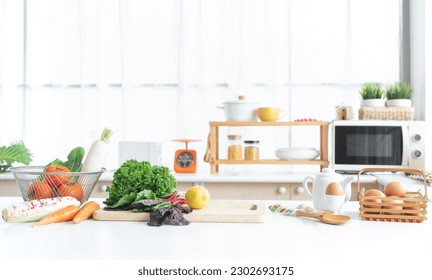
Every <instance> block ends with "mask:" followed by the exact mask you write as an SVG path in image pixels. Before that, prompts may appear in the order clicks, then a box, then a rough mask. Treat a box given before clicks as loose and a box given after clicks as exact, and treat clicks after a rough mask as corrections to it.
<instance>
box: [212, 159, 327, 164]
mask: <svg viewBox="0 0 432 280" xmlns="http://www.w3.org/2000/svg"><path fill="white" fill-rule="evenodd" d="M214 163H215V164H319V165H325V164H328V161H326V160H320V159H312V160H282V159H259V160H229V159H217V160H214Z"/></svg>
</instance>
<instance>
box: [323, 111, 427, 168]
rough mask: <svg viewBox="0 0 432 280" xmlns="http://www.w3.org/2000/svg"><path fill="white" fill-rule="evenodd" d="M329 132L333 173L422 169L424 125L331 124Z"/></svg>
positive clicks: (402, 123)
mask: <svg viewBox="0 0 432 280" xmlns="http://www.w3.org/2000/svg"><path fill="white" fill-rule="evenodd" d="M331 129H332V132H331V136H332V140H331V143H332V144H331V145H332V147H331V153H332V155H331V159H332V162H331V164H332V166H333V168H334V169H335V170H337V171H340V172H356V171H359V170H361V169H363V168H366V167H384V168H395V167H397V168H414V169H424V167H425V136H426V123H425V122H424V121H378V120H357V121H333V122H332V125H331Z"/></svg>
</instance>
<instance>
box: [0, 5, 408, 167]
mask: <svg viewBox="0 0 432 280" xmlns="http://www.w3.org/2000/svg"><path fill="white" fill-rule="evenodd" d="M399 15H400V10H399V1H393V0H379V1H373V0H366V1H365V0H349V1H345V0H328V1H320V0H219V1H217V0H183V1H182V0H142V1H141V0H104V1H101V0H85V1H84V0H55V1H54V0H31V1H23V0H21V1H19V0H15V1H13V0H0V17H1V18H0V24H1V25H0V86H1V88H0V145H5V144H7V143H8V142H10V141H13V140H18V139H23V140H24V142H25V143H26V145H27V146H28V147H29V148H30V149H31V150H32V152H33V153H34V155H35V161H34V163H35V164H44V163H46V162H48V161H50V160H52V159H54V158H56V157H60V158H62V157H66V155H67V152H68V151H69V150H70V149H72V148H74V147H75V146H83V147H84V148H88V147H89V146H90V144H91V143H92V141H94V140H95V139H96V138H98V137H99V136H100V133H101V132H102V129H103V128H104V127H110V128H111V129H113V130H114V132H115V134H114V139H113V143H112V151H111V154H110V157H109V162H108V168H115V167H117V142H118V141H122V140H128V141H162V142H163V143H165V144H166V145H165V146H164V147H165V148H164V149H163V153H164V162H166V163H167V164H171V162H172V159H171V158H170V157H171V156H172V155H173V154H174V150H175V149H176V148H180V145H179V144H176V143H172V142H171V139H175V138H193V139H201V140H203V141H202V142H200V143H197V144H193V145H191V147H194V148H196V149H197V150H198V153H199V155H200V158H202V155H203V154H204V151H205V145H206V143H205V142H206V141H205V140H206V136H207V133H208V122H209V121H211V120H223V119H224V116H223V111H221V110H219V109H217V108H216V107H217V106H219V105H221V103H222V102H223V101H226V100H233V99H235V98H236V97H237V96H238V95H246V96H247V98H248V99H249V100H253V101H258V102H260V104H262V106H267V105H271V106H279V107H282V108H283V109H284V110H286V111H287V115H286V117H285V119H286V120H293V119H297V118H304V117H309V118H317V119H322V120H331V119H333V117H334V115H335V110H334V108H335V106H337V105H340V104H341V103H345V104H347V105H352V106H354V107H355V106H357V103H358V97H357V91H358V88H359V87H360V85H361V83H363V82H369V81H377V82H381V83H383V84H388V83H392V82H394V81H396V80H398V79H399V70H400V69H399V53H400V37H399V18H400V16H399ZM242 133H244V135H245V137H249V138H258V139H259V140H261V143H262V147H261V150H262V154H263V156H264V157H267V158H270V157H274V150H276V148H279V147H284V146H288V145H297V146H299V145H301V146H314V147H319V142H318V139H317V133H315V132H314V131H308V130H307V129H306V130H305V129H301V128H298V129H294V130H287V131H285V130H280V129H278V130H274V129H267V130H264V131H259V132H258V131H251V130H243V131H242ZM305 139H307V140H305ZM222 140H223V139H222ZM201 163H202V162H201ZM269 168H270V167H269ZM284 168H285V167H284ZM199 170H207V165H205V164H200V165H199Z"/></svg>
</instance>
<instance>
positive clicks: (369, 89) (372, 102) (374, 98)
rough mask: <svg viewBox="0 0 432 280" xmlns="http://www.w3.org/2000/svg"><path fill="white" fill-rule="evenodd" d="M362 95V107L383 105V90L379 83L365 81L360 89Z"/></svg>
mask: <svg viewBox="0 0 432 280" xmlns="http://www.w3.org/2000/svg"><path fill="white" fill-rule="evenodd" d="M360 95H361V97H362V99H363V100H362V102H361V106H362V107H384V106H385V100H384V99H383V95H384V91H383V90H382V88H381V85H380V84H379V83H366V84H363V86H362V88H361V89H360Z"/></svg>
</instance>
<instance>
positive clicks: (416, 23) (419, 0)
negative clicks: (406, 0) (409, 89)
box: [410, 0, 432, 170]
mask: <svg viewBox="0 0 432 280" xmlns="http://www.w3.org/2000/svg"><path fill="white" fill-rule="evenodd" d="M410 9H411V14H410V20H411V22H410V25H411V28H410V33H411V45H410V48H411V66H410V67H411V84H412V86H413V88H414V92H415V94H414V96H413V102H414V106H415V108H416V113H415V119H418V120H425V121H426V122H427V123H428V124H429V125H428V130H427V136H426V151H427V152H426V169H427V170H431V168H432V132H431V127H432V125H431V124H432V112H431V105H432V103H431V102H432V97H431V94H432V19H431V17H432V2H431V1H425V0H415V1H410Z"/></svg>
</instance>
